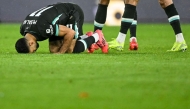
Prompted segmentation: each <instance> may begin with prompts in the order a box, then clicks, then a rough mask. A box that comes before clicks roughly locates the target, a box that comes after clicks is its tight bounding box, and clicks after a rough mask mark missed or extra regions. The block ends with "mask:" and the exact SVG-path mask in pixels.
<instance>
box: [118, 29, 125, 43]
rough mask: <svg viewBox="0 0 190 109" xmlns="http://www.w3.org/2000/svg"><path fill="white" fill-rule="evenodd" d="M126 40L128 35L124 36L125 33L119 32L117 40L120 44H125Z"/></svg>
mask: <svg viewBox="0 0 190 109" xmlns="http://www.w3.org/2000/svg"><path fill="white" fill-rule="evenodd" d="M125 38H126V34H123V33H121V32H119V34H118V36H117V38H116V40H117V42H119V43H124V42H125Z"/></svg>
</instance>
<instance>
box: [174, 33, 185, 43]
mask: <svg viewBox="0 0 190 109" xmlns="http://www.w3.org/2000/svg"><path fill="white" fill-rule="evenodd" d="M175 37H176V42H183V41H184V38H183V34H182V33H179V34H177V35H176V36H175Z"/></svg>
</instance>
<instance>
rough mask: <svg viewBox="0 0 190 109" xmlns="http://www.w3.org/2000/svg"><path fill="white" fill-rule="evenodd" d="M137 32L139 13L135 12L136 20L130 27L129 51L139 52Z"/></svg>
mask: <svg viewBox="0 0 190 109" xmlns="http://www.w3.org/2000/svg"><path fill="white" fill-rule="evenodd" d="M136 31H137V11H135V15H134V20H133V23H132V24H131V27H130V39H129V42H130V45H129V50H137V49H138V43H137V37H136Z"/></svg>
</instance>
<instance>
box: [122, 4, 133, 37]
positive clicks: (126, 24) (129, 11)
mask: <svg viewBox="0 0 190 109" xmlns="http://www.w3.org/2000/svg"><path fill="white" fill-rule="evenodd" d="M135 10H136V6H133V5H130V4H125V11H124V13H123V16H122V19H121V28H120V32H121V33H123V34H127V31H128V29H129V28H130V26H131V24H132V22H133V19H134V15H135Z"/></svg>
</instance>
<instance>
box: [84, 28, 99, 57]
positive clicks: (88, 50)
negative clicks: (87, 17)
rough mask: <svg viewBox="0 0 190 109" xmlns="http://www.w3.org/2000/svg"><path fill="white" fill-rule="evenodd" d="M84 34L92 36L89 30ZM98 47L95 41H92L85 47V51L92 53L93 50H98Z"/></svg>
mask: <svg viewBox="0 0 190 109" xmlns="http://www.w3.org/2000/svg"><path fill="white" fill-rule="evenodd" d="M86 35H87V36H88V37H90V36H92V35H93V32H92V31H89V32H87V33H86ZM98 49H99V46H98V45H97V44H96V43H93V44H92V45H91V46H90V47H89V48H88V49H87V52H88V53H93V52H94V51H95V50H98Z"/></svg>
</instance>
